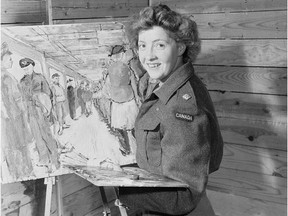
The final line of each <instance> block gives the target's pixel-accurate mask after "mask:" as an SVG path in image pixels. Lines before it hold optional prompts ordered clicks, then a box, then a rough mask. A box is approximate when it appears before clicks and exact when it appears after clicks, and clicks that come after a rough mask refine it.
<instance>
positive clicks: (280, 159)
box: [221, 143, 287, 178]
mask: <svg viewBox="0 0 288 216" xmlns="http://www.w3.org/2000/svg"><path fill="white" fill-rule="evenodd" d="M221 167H222V168H229V169H233V170H235V171H245V172H252V173H258V174H262V175H270V176H279V177H283V178H287V158H286V151H280V150H274V149H265V148H257V147H250V146H244V145H237V144H230V143H225V145H224V156H223V160H222V163H221Z"/></svg>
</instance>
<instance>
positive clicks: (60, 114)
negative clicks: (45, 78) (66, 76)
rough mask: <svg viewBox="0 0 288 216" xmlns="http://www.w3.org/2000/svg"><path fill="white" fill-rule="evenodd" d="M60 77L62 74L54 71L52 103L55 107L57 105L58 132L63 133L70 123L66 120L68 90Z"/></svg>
mask: <svg viewBox="0 0 288 216" xmlns="http://www.w3.org/2000/svg"><path fill="white" fill-rule="evenodd" d="M59 77H60V75H59V74H58V73H54V74H53V75H52V79H53V84H52V87H51V89H52V94H53V99H52V104H53V107H55V111H56V117H57V121H58V123H59V130H58V132H57V133H58V134H59V135H62V134H63V129H64V128H69V127H70V125H68V124H67V123H66V121H65V117H66V115H67V112H66V105H65V103H66V91H65V89H64V88H63V87H62V86H61V85H60V83H59Z"/></svg>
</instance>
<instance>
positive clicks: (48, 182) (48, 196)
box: [44, 177, 55, 216]
mask: <svg viewBox="0 0 288 216" xmlns="http://www.w3.org/2000/svg"><path fill="white" fill-rule="evenodd" d="M54 183H55V177H48V178H45V181H44V184H46V185H47V187H46V199H45V212H44V215H45V216H50V210H51V201H52V187H53V184H54Z"/></svg>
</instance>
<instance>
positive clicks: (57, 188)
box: [56, 176, 64, 216]
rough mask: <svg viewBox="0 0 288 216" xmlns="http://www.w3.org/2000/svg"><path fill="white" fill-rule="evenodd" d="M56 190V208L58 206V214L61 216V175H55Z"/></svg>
mask: <svg viewBox="0 0 288 216" xmlns="http://www.w3.org/2000/svg"><path fill="white" fill-rule="evenodd" d="M56 191H57V208H58V216H63V215H64V212H63V198H62V184H61V177H60V176H57V177H56Z"/></svg>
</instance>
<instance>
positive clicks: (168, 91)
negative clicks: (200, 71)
mask: <svg viewBox="0 0 288 216" xmlns="http://www.w3.org/2000/svg"><path fill="white" fill-rule="evenodd" d="M193 74H194V69H193V65H192V63H191V62H188V63H186V64H184V65H182V66H181V67H180V68H178V69H177V70H176V71H174V72H173V73H172V74H171V76H170V77H169V78H168V79H167V80H166V82H165V83H164V84H163V85H162V86H161V88H160V89H158V90H156V91H155V92H154V93H155V94H156V95H157V97H158V98H159V99H160V100H161V101H162V102H163V103H164V104H167V102H168V100H169V99H170V97H171V96H172V95H173V93H174V92H175V91H176V90H177V89H179V87H180V86H182V85H183V84H184V83H185V82H186V81H187V80H188V79H189V78H190V77H191V76H193Z"/></svg>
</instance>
